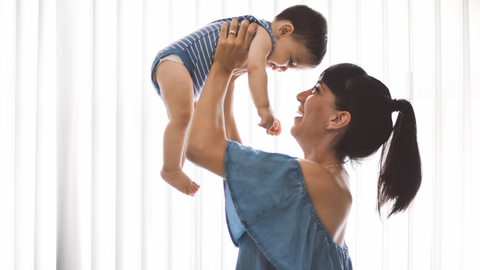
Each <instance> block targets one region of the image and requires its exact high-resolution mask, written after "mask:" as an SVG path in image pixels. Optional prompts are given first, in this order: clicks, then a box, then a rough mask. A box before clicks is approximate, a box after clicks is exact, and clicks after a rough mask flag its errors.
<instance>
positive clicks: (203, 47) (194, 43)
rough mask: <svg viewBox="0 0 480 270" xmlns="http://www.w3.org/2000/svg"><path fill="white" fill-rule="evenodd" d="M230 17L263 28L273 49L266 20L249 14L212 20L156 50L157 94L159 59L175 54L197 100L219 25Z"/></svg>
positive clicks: (153, 67)
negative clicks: (183, 68) (181, 63)
mask: <svg viewBox="0 0 480 270" xmlns="http://www.w3.org/2000/svg"><path fill="white" fill-rule="evenodd" d="M233 19H238V22H239V23H240V22H241V21H243V20H249V21H250V23H253V22H255V23H257V24H258V25H261V26H262V27H263V28H265V29H266V30H267V32H268V33H269V35H270V38H271V39H272V49H271V50H270V52H271V51H273V48H274V38H273V33H272V30H271V22H269V21H265V20H260V19H257V18H255V17H254V16H252V15H245V16H240V17H232V18H226V19H221V20H217V21H214V22H211V23H210V24H208V25H206V26H205V27H203V28H200V29H199V30H197V31H195V32H193V33H191V34H190V35H188V36H186V37H184V38H182V39H180V40H177V41H175V42H174V43H172V44H170V45H168V46H167V47H165V48H163V49H162V50H160V51H159V52H158V53H157V56H156V57H155V60H154V61H153V64H152V69H151V80H152V83H153V86H154V87H155V89H156V90H157V93H158V94H159V95H160V88H159V86H158V83H157V82H156V79H155V77H156V75H155V73H156V66H157V64H158V62H159V61H160V59H162V58H163V57H165V56H168V55H170V54H177V55H178V56H180V58H181V59H182V61H183V64H184V65H185V67H186V68H187V69H188V72H189V73H190V76H191V77H192V81H193V88H194V89H193V90H194V96H195V100H197V99H198V97H199V96H200V93H201V92H202V89H203V86H204V85H205V81H206V80H207V77H208V74H209V72H210V67H211V65H212V62H213V56H214V55H215V49H216V48H217V42H218V38H219V37H220V29H221V28H222V24H223V23H225V22H226V23H228V24H230V23H231V21H232V20H233Z"/></svg>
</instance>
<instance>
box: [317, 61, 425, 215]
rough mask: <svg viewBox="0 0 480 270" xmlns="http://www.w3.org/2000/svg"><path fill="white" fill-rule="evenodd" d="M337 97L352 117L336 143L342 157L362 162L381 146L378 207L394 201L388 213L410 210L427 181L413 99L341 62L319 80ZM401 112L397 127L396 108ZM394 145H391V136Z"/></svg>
mask: <svg viewBox="0 0 480 270" xmlns="http://www.w3.org/2000/svg"><path fill="white" fill-rule="evenodd" d="M319 80H321V81H322V82H323V83H324V84H326V85H327V86H328V88H330V90H331V91H332V93H333V94H334V96H335V107H336V109H337V110H340V111H348V112H349V113H350V115H351V120H350V123H349V124H348V125H347V128H346V131H345V132H344V133H343V134H342V135H340V137H339V138H338V140H336V142H335V143H334V150H335V151H336V153H337V154H338V155H339V156H338V157H339V158H340V159H341V160H344V159H345V158H347V157H348V158H349V159H350V160H351V161H356V162H358V161H360V160H361V159H363V158H366V157H368V156H370V155H372V154H373V153H375V152H376V151H377V150H378V149H379V148H380V146H382V145H383V147H382V154H381V158H380V173H379V178H378V187H377V209H378V211H379V213H380V208H381V207H382V206H383V205H384V204H385V203H386V202H388V201H392V202H393V207H392V209H391V211H390V214H389V215H388V216H389V217H390V216H391V215H392V214H395V213H397V212H400V211H404V210H406V209H407V207H408V206H409V204H410V203H411V202H412V200H413V199H414V198H415V195H416V194H417V192H418V189H419V188H420V184H421V182H422V169H421V160H420V152H419V149H418V143H417V126H416V120H415V113H414V111H413V107H412V105H411V104H410V102H409V101H407V100H404V99H400V100H392V98H391V96H390V91H389V90H388V88H387V87H386V86H385V85H384V84H383V83H382V82H380V81H379V80H377V79H375V78H373V77H371V76H369V75H367V73H366V72H365V71H364V70H363V69H362V68H360V67H359V66H356V65H354V64H338V65H335V66H332V67H330V68H328V69H327V70H325V71H324V72H323V73H322V75H320V79H319ZM394 111H398V116H397V121H396V123H395V126H394V127H392V112H394ZM392 132H393V135H392V138H391V140H390V143H388V141H389V138H390V135H391V134H392Z"/></svg>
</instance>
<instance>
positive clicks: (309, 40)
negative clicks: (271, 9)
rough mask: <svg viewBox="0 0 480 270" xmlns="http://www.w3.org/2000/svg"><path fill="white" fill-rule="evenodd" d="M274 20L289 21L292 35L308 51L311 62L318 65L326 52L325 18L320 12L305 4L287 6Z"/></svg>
mask: <svg viewBox="0 0 480 270" xmlns="http://www.w3.org/2000/svg"><path fill="white" fill-rule="evenodd" d="M275 20H277V21H280V20H286V21H290V22H291V23H292V25H293V28H294V30H293V36H294V37H295V39H296V40H298V41H299V42H301V43H302V44H303V45H305V47H306V48H307V50H308V51H309V52H310V57H311V59H310V60H311V64H312V65H314V66H318V65H319V64H320V63H321V62H322V60H323V57H324V56H325V53H326V52H327V20H325V17H323V15H322V14H320V12H318V11H315V10H313V9H311V8H309V7H308V6H305V5H296V6H292V7H289V8H287V9H285V10H283V11H282V12H280V13H279V14H278V15H277V16H275Z"/></svg>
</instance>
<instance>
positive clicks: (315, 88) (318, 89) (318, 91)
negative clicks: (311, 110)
mask: <svg viewBox="0 0 480 270" xmlns="http://www.w3.org/2000/svg"><path fill="white" fill-rule="evenodd" d="M319 86H320V84H319V83H317V84H316V85H315V86H314V87H313V89H312V94H313V93H314V92H317V93H319V94H320V88H319Z"/></svg>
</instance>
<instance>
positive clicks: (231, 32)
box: [228, 31, 237, 36]
mask: <svg viewBox="0 0 480 270" xmlns="http://www.w3.org/2000/svg"><path fill="white" fill-rule="evenodd" d="M228 33H229V34H232V35H235V36H236V35H237V33H235V31H230V32H228Z"/></svg>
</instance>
